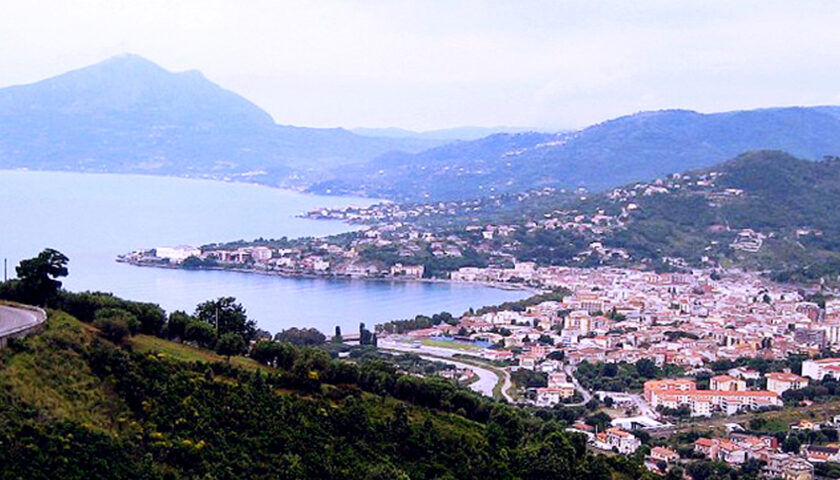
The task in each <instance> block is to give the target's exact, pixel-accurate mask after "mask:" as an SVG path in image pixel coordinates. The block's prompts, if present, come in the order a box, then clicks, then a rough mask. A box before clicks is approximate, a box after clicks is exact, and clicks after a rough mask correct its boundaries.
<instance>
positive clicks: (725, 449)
mask: <svg viewBox="0 0 840 480" xmlns="http://www.w3.org/2000/svg"><path fill="white" fill-rule="evenodd" d="M694 451H695V452H697V453H701V454H703V455H705V456H706V457H707V458H709V460H719V461H722V462H726V463H729V464H731V465H739V464H742V463H744V462H746V461H747V450H746V448H744V447H742V446H741V445H739V444H737V443H735V442H733V441H730V440H726V439H721V438H698V439H697V440H695V441H694Z"/></svg>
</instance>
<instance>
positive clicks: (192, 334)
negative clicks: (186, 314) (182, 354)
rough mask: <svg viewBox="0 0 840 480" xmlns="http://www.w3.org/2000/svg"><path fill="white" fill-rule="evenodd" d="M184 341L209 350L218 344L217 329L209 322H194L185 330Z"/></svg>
mask: <svg viewBox="0 0 840 480" xmlns="http://www.w3.org/2000/svg"><path fill="white" fill-rule="evenodd" d="M184 340H185V341H188V342H195V343H197V344H198V345H199V346H202V347H205V348H208V347H212V346H213V345H215V344H216V329H215V328H213V326H212V325H210V324H209V323H207V322H202V321H200V320H194V321H191V322H190V323H188V324H187V326H186V328H184Z"/></svg>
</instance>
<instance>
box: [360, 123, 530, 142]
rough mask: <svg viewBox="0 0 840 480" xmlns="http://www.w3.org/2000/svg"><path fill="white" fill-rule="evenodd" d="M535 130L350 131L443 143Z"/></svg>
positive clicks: (491, 128)
mask: <svg viewBox="0 0 840 480" xmlns="http://www.w3.org/2000/svg"><path fill="white" fill-rule="evenodd" d="M534 130H535V129H533V128H524V127H505V126H499V127H472V126H463V127H453V128H444V129H438V130H426V131H423V132H416V131H414V130H406V129H402V128H361V127H360V128H353V129H351V130H350V131H351V132H353V133H356V134H358V135H365V136H369V137H383V138H423V139H433V140H441V141H450V142H452V141H455V140H478V139H480V138H484V137H487V136H490V135H494V134H496V133H522V132H529V131H534Z"/></svg>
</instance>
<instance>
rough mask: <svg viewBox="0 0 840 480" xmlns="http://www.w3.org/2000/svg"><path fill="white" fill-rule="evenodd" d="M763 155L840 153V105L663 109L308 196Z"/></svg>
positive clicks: (404, 167)
mask: <svg viewBox="0 0 840 480" xmlns="http://www.w3.org/2000/svg"><path fill="white" fill-rule="evenodd" d="M763 149H771V150H784V151H787V152H790V153H791V154H793V155H796V156H798V157H802V158H806V159H810V160H816V159H819V158H822V157H823V156H825V155H836V154H838V153H840V107H790V108H771V109H761V110H751V111H735V112H725V113H714V114H701V113H697V112H693V111H688V110H664V111H653V112H642V113H638V114H635V115H629V116H625V117H620V118H617V119H614V120H610V121H607V122H604V123H600V124H597V125H593V126H591V127H588V128H585V129H583V130H581V131H578V132H574V133H559V134H554V135H550V134H499V135H493V136H490V137H488V138H484V139H479V140H475V141H470V142H459V143H454V144H451V145H444V146H441V147H436V148H433V149H430V150H427V151H424V152H420V153H414V154H411V153H389V154H386V155H384V156H382V157H380V158H377V159H375V160H373V161H371V162H368V163H367V164H365V165H362V166H357V167H354V168H350V169H345V170H343V171H342V172H340V173H338V174H336V175H335V177H334V178H332V179H330V180H329V181H325V182H323V183H320V184H316V185H314V186H313V187H311V190H312V191H315V192H327V191H329V192H331V193H344V192H352V193H356V194H365V195H374V196H383V197H389V198H394V199H398V200H411V201H415V200H424V199H433V200H449V199H465V198H470V197H474V196H477V195H486V194H488V193H490V192H492V193H505V192H515V191H521V190H525V189H529V188H540V187H554V188H576V187H586V188H587V189H589V190H592V191H600V190H604V189H607V188H610V187H614V186H618V185H622V184H624V183H627V182H632V181H637V180H644V179H647V178H653V177H658V176H663V175H667V174H669V173H673V172H681V171H685V170H690V169H697V168H703V167H707V166H710V165H713V164H715V163H718V162H722V161H724V160H726V159H728V158H732V157H734V156H736V155H738V154H739V153H741V152H745V151H750V150H763Z"/></svg>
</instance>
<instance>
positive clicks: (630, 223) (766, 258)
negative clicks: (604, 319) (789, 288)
mask: <svg viewBox="0 0 840 480" xmlns="http://www.w3.org/2000/svg"><path fill="white" fill-rule="evenodd" d="M646 188H649V187H643V189H646ZM643 189H642V190H643ZM631 191H632V190H630V189H629V188H625V189H618V190H617V191H614V192H613V195H612V198H611V199H609V200H608V201H606V203H602V204H603V205H604V206H605V207H606V208H607V209H609V210H611V211H613V212H616V211H617V209H620V208H621V207H622V205H623V206H624V207H625V211H626V205H628V204H629V203H635V204H636V206H637V207H638V208H637V209H636V210H634V212H633V213H631V214H629V215H628V216H627V220H626V222H625V223H626V225H625V226H623V227H621V228H617V229H615V230H613V231H612V232H610V233H609V234H608V235H607V236H606V237H605V243H607V244H610V245H614V246H619V247H622V248H628V249H629V250H630V251H631V252H636V254H637V255H642V256H648V257H663V256H665V257H681V258H685V259H688V260H689V261H692V262H694V263H697V262H703V260H704V258H706V259H708V260H707V261H718V262H722V263H723V264H729V263H736V264H738V265H741V266H744V267H747V268H756V269H761V270H768V271H770V272H772V274H773V275H774V276H775V278H777V279H779V280H813V279H817V278H821V277H824V276H829V277H835V276H836V275H837V274H838V273H840V227H838V225H840V214H838V212H837V209H836V205H838V202H840V161H838V159H837V158H832V159H826V160H822V161H818V162H812V161H808V160H803V159H799V158H796V157H793V156H791V155H788V154H785V153H782V152H775V151H763V152H753V153H748V154H744V155H740V156H738V157H736V158H735V159H733V160H730V161H728V162H725V163H723V164H721V165H719V166H715V167H712V168H709V169H705V170H701V171H695V172H689V173H688V174H683V175H678V176H672V177H670V178H669V179H667V180H665V181H663V182H662V183H661V184H660V185H657V186H656V187H655V192H654V193H651V194H649V195H644V194H642V195H636V196H631V195H630V194H629V192H631ZM635 191H637V192H638V191H640V189H635ZM601 202H605V200H604V198H602V199H601Z"/></svg>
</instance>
